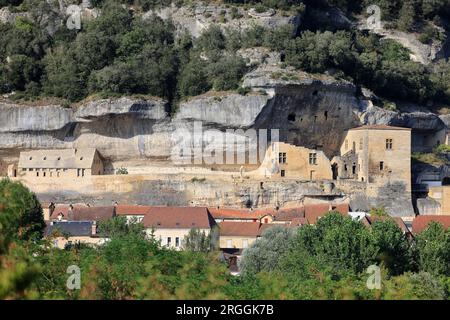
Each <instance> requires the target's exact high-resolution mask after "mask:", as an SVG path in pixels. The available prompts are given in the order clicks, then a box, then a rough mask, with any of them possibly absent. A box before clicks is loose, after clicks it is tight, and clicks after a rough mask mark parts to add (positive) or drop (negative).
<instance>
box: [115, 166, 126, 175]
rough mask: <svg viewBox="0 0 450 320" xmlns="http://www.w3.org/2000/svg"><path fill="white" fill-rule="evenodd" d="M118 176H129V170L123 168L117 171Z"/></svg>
mask: <svg viewBox="0 0 450 320" xmlns="http://www.w3.org/2000/svg"><path fill="white" fill-rule="evenodd" d="M116 174H118V175H122V174H128V169H127V168H123V167H121V168H118V169H117V170H116Z"/></svg>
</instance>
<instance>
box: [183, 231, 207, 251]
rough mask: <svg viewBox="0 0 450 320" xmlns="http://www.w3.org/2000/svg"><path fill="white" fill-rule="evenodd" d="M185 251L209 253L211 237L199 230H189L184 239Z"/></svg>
mask: <svg viewBox="0 0 450 320" xmlns="http://www.w3.org/2000/svg"><path fill="white" fill-rule="evenodd" d="M183 249H185V250H188V251H195V252H208V251H210V250H211V237H210V235H206V234H205V231H200V230H199V229H198V228H193V229H191V230H189V233H188V234H187V235H186V236H185V237H184V239H183Z"/></svg>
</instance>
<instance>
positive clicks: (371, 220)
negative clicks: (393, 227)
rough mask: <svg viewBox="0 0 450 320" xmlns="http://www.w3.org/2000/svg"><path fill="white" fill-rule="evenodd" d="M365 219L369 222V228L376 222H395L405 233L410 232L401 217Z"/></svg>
mask: <svg viewBox="0 0 450 320" xmlns="http://www.w3.org/2000/svg"><path fill="white" fill-rule="evenodd" d="M365 219H366V221H368V223H369V226H371V225H372V224H373V223H375V222H376V221H387V220H393V221H394V222H395V223H396V224H397V226H398V227H399V228H400V229H401V230H402V231H403V232H406V233H409V232H410V231H409V229H408V227H407V226H406V224H405V222H404V221H403V220H402V218H400V217H379V216H366V217H365ZM363 223H364V221H363Z"/></svg>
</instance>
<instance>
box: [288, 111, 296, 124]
mask: <svg viewBox="0 0 450 320" xmlns="http://www.w3.org/2000/svg"><path fill="white" fill-rule="evenodd" d="M288 121H291V122H294V121H295V114H293V113H291V114H290V115H288Z"/></svg>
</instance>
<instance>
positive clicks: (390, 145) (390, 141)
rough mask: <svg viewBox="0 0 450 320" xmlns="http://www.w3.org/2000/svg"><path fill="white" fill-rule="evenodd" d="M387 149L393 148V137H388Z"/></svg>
mask: <svg viewBox="0 0 450 320" xmlns="http://www.w3.org/2000/svg"><path fill="white" fill-rule="evenodd" d="M386 150H392V139H386Z"/></svg>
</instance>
